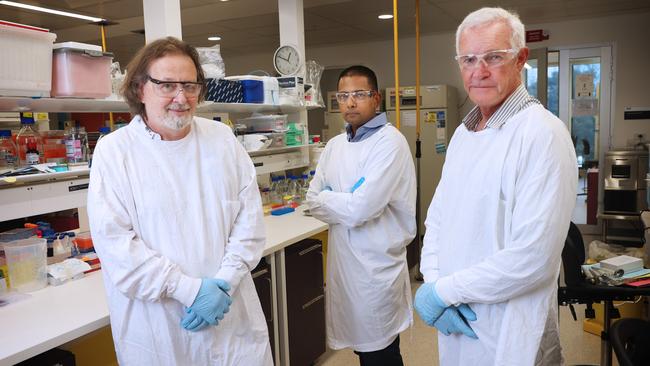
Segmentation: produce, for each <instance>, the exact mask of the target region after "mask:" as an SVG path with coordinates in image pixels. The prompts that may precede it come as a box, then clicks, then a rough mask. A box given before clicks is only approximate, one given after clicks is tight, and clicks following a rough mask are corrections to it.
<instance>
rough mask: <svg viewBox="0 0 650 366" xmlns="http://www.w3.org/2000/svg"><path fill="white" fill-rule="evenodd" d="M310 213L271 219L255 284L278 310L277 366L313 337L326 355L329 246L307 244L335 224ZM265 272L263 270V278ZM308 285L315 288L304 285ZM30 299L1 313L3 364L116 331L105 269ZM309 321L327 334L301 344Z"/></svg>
mask: <svg viewBox="0 0 650 366" xmlns="http://www.w3.org/2000/svg"><path fill="white" fill-rule="evenodd" d="M303 210H304V207H302V206H301V207H298V208H297V209H296V212H293V213H290V214H286V215H282V216H265V217H264V224H265V227H266V245H265V248H264V257H263V260H262V262H263V263H262V264H263V265H264V266H263V268H262V270H259V269H256V270H254V271H253V276H254V277H255V279H254V281H255V282H256V284H259V283H260V280H261V281H263V282H264V283H267V284H269V285H270V286H269V285H267V286H266V287H264V288H262V289H261V288H260V287H258V293H260V294H261V297H263V298H261V299H260V300H261V303H262V305H263V307H264V308H265V313H268V312H269V311H271V314H265V315H266V316H267V321H269V320H270V322H269V328H270V338H271V339H272V340H276V341H275V342H273V341H272V348H273V353H274V357H275V364H276V365H288V364H289V362H288V360H295V359H296V357H298V359H301V358H300V357H304V355H302V354H301V352H302V351H301V350H300V348H302V347H291V343H292V342H291V341H292V339H291V338H293V341H294V342H295V341H297V344H299V345H301V346H302V345H304V344H305V336H312V334H313V336H314V337H315V338H314V340H315V341H314V342H312V343H313V345H312V347H311V355H316V357H317V356H318V354H316V353H314V352H320V351H321V350H322V351H323V352H324V350H325V334H324V321H325V320H324V317H325V314H324V292H323V281H322V276H323V271H322V267H321V264H322V262H321V261H322V248H321V247H320V246H319V243H320V241H316V240H313V239H307V238H309V237H311V236H313V235H315V234H318V233H321V232H323V231H325V230H327V228H328V225H327V224H325V223H323V222H321V221H319V220H317V219H315V218H313V217H309V216H305V215H303ZM305 239H307V240H305ZM294 244H295V245H294ZM285 248H286V250H285ZM316 258H317V259H316ZM260 271H264V272H262V275H260ZM303 271H312V273H310V274H306V273H304V272H303ZM313 277H316V279H314V278H313ZM302 281H308V282H311V283H310V284H309V286H305V284H304V283H303V282H302ZM299 290H300V291H299ZM303 290H304V291H307V292H308V293H304V291H303ZM262 294H266V296H263V295H262ZM29 295H30V296H29V297H28V298H26V299H23V300H20V301H18V302H16V303H13V304H9V305H7V306H4V307H0V324H2V326H1V327H0V329H1V331H0V366H4V365H13V364H14V363H17V362H20V361H23V360H26V359H28V358H30V357H33V356H35V355H38V354H40V353H42V352H45V351H47V350H49V349H51V348H54V347H57V346H60V345H62V344H64V343H67V342H70V341H72V340H75V339H77V338H79V337H81V336H84V335H86V334H88V333H91V332H93V331H95V330H98V329H100V328H103V327H105V326H107V325H109V316H108V306H107V302H106V294H105V290H104V285H103V277H102V274H101V271H98V272H94V273H90V274H88V275H86V276H85V277H84V278H82V279H79V280H74V281H70V282H68V283H65V284H63V285H60V286H47V287H45V288H44V289H42V290H38V291H35V292H31V293H29ZM269 297H270V298H269ZM310 317H311V318H310ZM310 322H311V324H317V325H318V327H317V328H322V329H319V331H315V330H314V328H313V327H310V328H309V333H308V334H302V335H301V338H300V339H297V338H298V337H296V336H295V334H296V333H295V332H296V331H298V332H301V333H302V331H303V330H302V329H300V327H301V326H303V327H304V326H309V324H310ZM296 329H297V330H296ZM321 330H322V331H321ZM179 331H182V329H181V328H179ZM291 335H293V337H291ZM292 348H293V350H292V352H293V354H292V352H290V349H292ZM292 364H300V362H298V361H295V362H292Z"/></svg>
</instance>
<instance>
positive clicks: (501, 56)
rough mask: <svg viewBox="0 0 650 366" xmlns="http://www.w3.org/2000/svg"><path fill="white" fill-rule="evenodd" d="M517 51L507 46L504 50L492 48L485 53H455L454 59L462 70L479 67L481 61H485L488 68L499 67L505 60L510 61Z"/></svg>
mask: <svg viewBox="0 0 650 366" xmlns="http://www.w3.org/2000/svg"><path fill="white" fill-rule="evenodd" d="M518 52H519V50H518V49H516V48H508V49H505V50H494V51H490V52H486V53H480V54H472V53H468V54H467V55H457V56H454V59H456V61H458V65H459V66H460V68H461V69H463V70H474V69H476V68H478V67H479V65H480V64H481V62H483V63H485V66H486V67H488V68H492V67H499V66H501V65H503V64H505V63H506V62H508V61H510V59H512V57H513V56H514V55H516V54H517V53H518Z"/></svg>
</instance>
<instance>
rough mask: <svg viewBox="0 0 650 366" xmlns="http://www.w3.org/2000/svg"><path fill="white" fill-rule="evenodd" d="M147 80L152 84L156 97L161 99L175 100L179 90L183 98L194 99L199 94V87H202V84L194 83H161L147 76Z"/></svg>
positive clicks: (161, 81)
mask: <svg viewBox="0 0 650 366" xmlns="http://www.w3.org/2000/svg"><path fill="white" fill-rule="evenodd" d="M147 79H149V81H151V82H152V85H153V90H154V92H155V93H156V95H157V96H159V97H163V98H176V96H177V95H178V93H180V92H181V90H182V91H183V95H185V98H196V97H198V96H199V94H201V87H203V84H201V83H198V82H194V81H163V80H158V79H154V78H152V77H151V76H149V75H147Z"/></svg>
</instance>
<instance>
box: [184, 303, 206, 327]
mask: <svg viewBox="0 0 650 366" xmlns="http://www.w3.org/2000/svg"><path fill="white" fill-rule="evenodd" d="M208 325H210V324H208V322H206V321H205V320H203V318H201V317H200V316H198V315H197V314H196V313H195V312H194V311H192V310H190V308H185V316H184V317H183V319H182V320H181V326H182V327H183V328H185V329H187V330H189V331H191V332H198V331H199V330H201V329H203V328H205V327H207V326H208Z"/></svg>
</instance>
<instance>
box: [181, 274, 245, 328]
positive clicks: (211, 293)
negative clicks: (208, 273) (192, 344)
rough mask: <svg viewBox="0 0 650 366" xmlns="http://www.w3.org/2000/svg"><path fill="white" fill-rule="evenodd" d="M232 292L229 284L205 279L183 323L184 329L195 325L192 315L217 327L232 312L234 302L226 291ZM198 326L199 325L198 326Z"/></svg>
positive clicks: (218, 280) (216, 279)
mask: <svg viewBox="0 0 650 366" xmlns="http://www.w3.org/2000/svg"><path fill="white" fill-rule="evenodd" d="M229 290H230V285H229V284H228V282H226V281H224V280H221V279H218V278H204V279H203V280H202V281H201V288H200V289H199V293H198V294H197V295H196V298H195V299H194V303H193V304H192V306H190V307H189V312H188V314H187V315H186V316H185V318H187V320H186V319H185V318H184V319H183V320H182V321H181V324H182V325H183V327H185V324H187V326H188V327H189V326H191V325H195V323H194V321H195V319H194V318H193V316H192V314H193V313H194V314H195V315H197V316H199V317H200V318H202V320H204V321H206V322H207V323H208V324H210V325H217V324H218V323H219V320H221V319H223V316H224V314H226V313H227V312H228V310H230V304H232V300H231V299H230V296H229V295H228V293H227V292H226V291H229ZM196 326H198V325H196Z"/></svg>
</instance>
